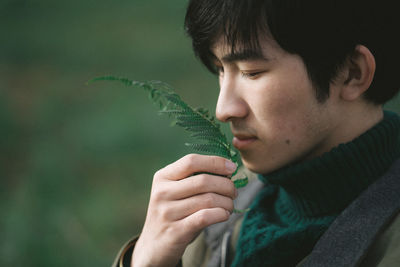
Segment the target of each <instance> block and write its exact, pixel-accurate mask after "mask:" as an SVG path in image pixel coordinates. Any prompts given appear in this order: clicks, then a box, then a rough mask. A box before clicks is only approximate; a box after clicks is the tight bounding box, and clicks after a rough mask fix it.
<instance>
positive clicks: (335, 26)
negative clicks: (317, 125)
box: [185, 0, 400, 104]
mask: <svg viewBox="0 0 400 267" xmlns="http://www.w3.org/2000/svg"><path fill="white" fill-rule="evenodd" d="M395 10H397V9H396V8H395V1H377V0H375V1H372V0H364V1H362V0H336V1H334V0H324V1H321V0H191V1H190V2H189V5H188V9H187V13H186V18H185V29H186V32H187V34H188V35H189V36H190V37H191V38H192V44H193V49H194V51H195V54H196V55H197V56H198V57H199V58H200V60H201V61H202V62H203V63H204V64H205V66H206V67H207V68H208V69H209V70H210V71H211V72H213V73H216V72H217V71H216V69H215V67H214V65H213V63H212V59H213V54H212V53H211V51H210V47H211V46H212V45H213V44H214V43H215V41H216V39H217V38H219V37H220V36H221V35H222V36H225V38H226V40H227V42H228V43H229V44H230V46H231V49H232V51H235V49H236V48H237V47H240V48H246V49H253V50H259V49H260V47H259V36H258V35H259V34H260V33H262V34H264V33H265V34H270V35H271V36H272V38H274V39H275V41H276V42H277V43H278V44H279V45H280V46H281V47H282V48H283V49H284V50H286V51H287V52H289V53H292V54H297V55H299V56H300V57H301V58H302V59H303V61H304V64H305V66H306V68H307V72H308V74H309V77H310V79H311V81H312V82H313V84H314V85H315V87H316V89H317V92H316V95H317V98H318V99H319V100H321V101H323V100H324V99H326V98H327V97H328V96H329V84H330V83H331V82H333V80H334V78H335V77H336V75H337V74H338V71H339V70H340V68H341V66H343V64H344V63H345V62H346V60H347V59H348V58H349V56H351V55H352V54H353V52H354V49H355V47H356V46H357V45H359V44H361V45H365V46H366V47H367V48H368V49H369V50H370V51H371V52H372V54H373V55H374V57H375V61H376V65H377V68H376V72H375V76H374V80H373V82H372V85H371V87H370V88H369V89H368V90H367V91H366V93H365V98H366V99H367V100H369V101H371V102H372V103H375V104H383V103H385V102H387V101H388V100H390V99H391V98H393V97H394V96H395V95H396V93H397V92H398V91H399V88H400V86H399V78H398V77H397V75H398V73H397V68H396V67H397V64H398V63H399V62H400V56H399V50H400V44H399V41H398V40H397V39H400V38H398V37H397V36H395V34H397V32H398V28H399V26H400V25H399V22H398V19H397V18H396V12H395Z"/></svg>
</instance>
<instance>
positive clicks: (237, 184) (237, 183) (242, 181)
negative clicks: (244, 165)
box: [233, 177, 249, 188]
mask: <svg viewBox="0 0 400 267" xmlns="http://www.w3.org/2000/svg"><path fill="white" fill-rule="evenodd" d="M233 183H234V184H235V187H236V188H241V187H245V186H246V185H247V184H248V183H249V179H248V178H247V177H246V178H243V179H236V180H234V181H233Z"/></svg>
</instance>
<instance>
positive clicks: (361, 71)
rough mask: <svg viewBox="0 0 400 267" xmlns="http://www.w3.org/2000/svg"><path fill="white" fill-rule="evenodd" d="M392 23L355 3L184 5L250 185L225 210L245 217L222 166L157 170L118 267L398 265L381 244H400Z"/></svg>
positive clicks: (388, 10) (373, 4) (388, 14)
mask: <svg viewBox="0 0 400 267" xmlns="http://www.w3.org/2000/svg"><path fill="white" fill-rule="evenodd" d="M392 2H394V1H392ZM392 5H393V7H392ZM393 10H395V9H394V3H387V2H385V3H384V4H381V3H378V2H377V1H358V0H353V1H351V0H347V1H311V0H310V1H296V0H246V1H242V0H192V1H190V2H189V6H188V11H187V14H186V21H185V24H186V30H187V32H188V35H189V36H190V37H191V38H192V41H193V48H194V51H195V53H196V55H197V56H198V57H199V58H200V59H201V61H202V62H203V63H204V64H205V65H206V66H207V67H208V68H209V69H210V70H211V71H212V72H215V73H218V75H219V82H220V94H219V98H218V103H217V107H216V116H217V118H218V119H219V120H220V121H223V122H229V123H230V126H231V130H232V132H233V135H234V138H233V145H234V146H235V147H236V148H237V149H238V150H239V151H240V154H241V157H242V160H243V163H244V166H245V167H246V168H247V169H249V170H250V171H252V172H254V173H257V174H259V175H258V178H259V179H255V181H253V182H252V183H250V184H249V185H248V186H247V188H245V189H244V190H243V192H241V193H240V194H239V197H238V198H237V200H236V202H235V205H236V206H237V205H239V206H250V210H249V211H248V212H247V213H245V215H244V216H241V215H232V216H231V215H230V214H231V212H232V210H233V207H234V202H233V200H234V199H235V198H236V197H237V195H238V193H237V191H236V189H235V188H234V186H233V183H232V181H231V180H229V179H223V178H221V176H230V175H231V174H232V173H233V172H234V170H235V168H236V166H235V165H234V164H233V163H231V162H229V161H228V160H226V159H223V158H220V157H216V156H203V155H188V156H185V157H183V158H182V159H179V160H178V161H176V162H175V163H172V164H170V165H168V166H167V167H165V168H163V169H161V170H159V171H158V172H157V173H156V174H155V175H154V180H153V186H152V191H151V197H150V202H149V207H148V212H147V217H146V221H145V224H144V227H143V231H142V233H141V235H140V237H139V238H138V239H137V240H135V241H132V242H129V244H128V245H127V246H126V247H125V249H124V250H123V251H122V254H121V255H120V256H119V258H118V259H117V263H118V264H119V263H120V264H121V265H124V264H129V263H131V264H132V266H176V265H177V264H180V263H183V266H206V265H208V266H221V265H232V266H296V265H299V266H357V265H359V266H377V265H378V264H383V266H390V265H391V264H394V263H395V262H396V261H397V260H399V262H400V251H398V252H397V253H396V247H395V246H394V245H393V243H390V240H389V237H390V236H391V235H392V234H394V235H395V236H396V237H397V236H399V232H400V230H398V231H396V229H399V228H396V226H397V225H399V224H400V223H399V222H400V221H399V220H396V215H397V213H398V211H399V208H400V205H398V204H397V203H398V202H397V201H396V200H397V196H396V195H397V192H396V191H394V190H397V189H400V177H399V175H398V173H399V171H398V169H399V165H400V162H399V161H398V158H399V156H400V137H399V133H400V119H399V117H398V116H397V115H396V114H394V113H390V112H384V111H383V110H382V105H383V104H384V103H385V102H386V101H388V100H389V99H391V98H393V97H394V96H395V94H396V93H397V92H398V90H399V81H398V78H397V75H396V73H395V71H396V67H397V62H399V60H400V58H399V51H398V50H399V48H398V47H400V46H398V43H397V42H398V41H396V40H395V39H397V38H394V37H393V35H394V34H395V33H396V29H397V28H398V26H399V24H398V21H397V20H395V17H396V16H395V14H392V13H394V12H393ZM198 173H200V174H198ZM399 200H400V199H399ZM365 203H367V206H368V207H370V208H371V210H368V209H367V210H366V209H365V208H363V207H364V205H365ZM398 206H399V207H398ZM225 221H227V222H225ZM221 222H225V223H221ZM360 222H362V224H363V225H361V226H360ZM216 223H220V224H216ZM214 224H216V225H214ZM353 226H354V227H355V228H354V229H353V228H352V227H353ZM363 226H364V227H363ZM357 227H358V228H357ZM399 227H400V226H399ZM349 229H351V231H350V232H349V233H348V230H349ZM349 240H350V241H349ZM399 241H400V237H398V238H397V239H395V242H394V244H397V243H399ZM396 242H397V243H396ZM189 244H190V245H189ZM399 262H397V263H399ZM385 264H386V265H385ZM379 266H381V265H379ZM391 266H393V265H391Z"/></svg>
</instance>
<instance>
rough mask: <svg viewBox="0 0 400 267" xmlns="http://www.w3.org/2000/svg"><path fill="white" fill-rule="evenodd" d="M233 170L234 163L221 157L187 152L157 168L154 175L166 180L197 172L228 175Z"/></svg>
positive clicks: (178, 178)
mask: <svg viewBox="0 0 400 267" xmlns="http://www.w3.org/2000/svg"><path fill="white" fill-rule="evenodd" d="M235 170H236V165H235V164H234V163H233V162H231V161H230V160H228V159H225V158H223V157H218V156H206V155H199V154H189V155H186V156H184V157H183V158H181V159H179V160H178V161H176V162H174V163H172V164H170V165H168V166H166V167H165V168H163V169H161V170H159V171H158V172H157V173H156V176H157V177H160V178H163V179H168V180H181V179H184V178H186V177H188V176H190V175H192V174H194V173H198V172H206V173H213V174H217V175H222V176H228V175H231V174H232V173H233V172H234V171H235Z"/></svg>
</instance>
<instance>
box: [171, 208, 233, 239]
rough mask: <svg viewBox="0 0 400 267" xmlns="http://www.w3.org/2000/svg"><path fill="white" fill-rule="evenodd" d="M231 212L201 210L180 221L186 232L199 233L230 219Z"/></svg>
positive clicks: (220, 209)
mask: <svg viewBox="0 0 400 267" xmlns="http://www.w3.org/2000/svg"><path fill="white" fill-rule="evenodd" d="M229 216H230V212H229V211H227V210H225V209H223V208H210V209H202V210H199V211H197V212H195V213H193V214H192V215H190V216H188V217H186V218H184V219H182V220H180V221H179V223H180V226H181V227H182V229H184V231H185V232H186V231H187V232H190V233H193V234H194V233H197V232H198V231H200V230H203V229H204V228H205V227H207V226H210V225H212V224H215V223H219V222H223V221H226V220H228V219H229Z"/></svg>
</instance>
